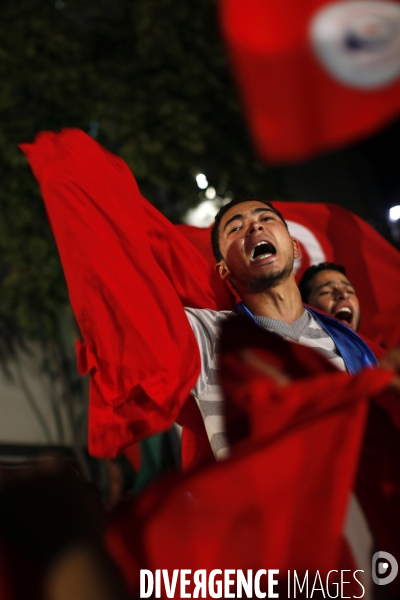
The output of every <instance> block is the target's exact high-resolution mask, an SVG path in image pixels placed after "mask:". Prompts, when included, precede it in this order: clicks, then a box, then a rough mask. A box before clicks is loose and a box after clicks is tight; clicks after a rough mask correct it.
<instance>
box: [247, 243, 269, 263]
mask: <svg viewBox="0 0 400 600" xmlns="http://www.w3.org/2000/svg"><path fill="white" fill-rule="evenodd" d="M262 245H264V246H267V247H268V246H269V243H268V242H258V244H256V245H255V246H254V248H253V252H252V254H251V260H254V252H255V250H256V248H257V246H262ZM261 256H271V252H265V254H260V255H259V256H257V258H260V257H261Z"/></svg>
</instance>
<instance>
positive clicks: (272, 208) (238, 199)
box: [211, 196, 288, 261]
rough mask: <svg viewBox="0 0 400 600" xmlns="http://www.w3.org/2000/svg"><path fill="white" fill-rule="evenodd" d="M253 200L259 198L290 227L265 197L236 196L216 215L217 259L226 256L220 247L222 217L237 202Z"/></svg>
mask: <svg viewBox="0 0 400 600" xmlns="http://www.w3.org/2000/svg"><path fill="white" fill-rule="evenodd" d="M252 200H257V201H258V202H262V203H263V204H266V205H267V206H268V207H269V208H270V209H271V210H272V212H274V213H275V214H276V215H277V216H278V217H279V218H280V220H281V221H282V223H284V225H285V226H286V229H288V226H287V223H286V221H285V219H284V218H283V216H282V215H281V213H280V212H279V210H278V209H276V208H275V207H274V206H273V205H272V204H271V202H270V201H269V200H264V199H263V198H258V197H257V196H241V197H238V198H234V199H233V200H231V201H230V202H228V204H224V206H222V207H221V208H220V209H219V211H218V212H217V214H216V215H215V222H214V225H213V228H212V229H211V245H212V249H213V252H214V256H215V258H216V260H217V261H219V260H221V259H222V258H224V257H223V256H222V254H221V249H220V247H219V224H220V222H221V219H222V217H223V216H224V214H225V213H226V212H227V211H228V210H229V209H230V208H232V206H236V204H242V203H243V202H251V201H252Z"/></svg>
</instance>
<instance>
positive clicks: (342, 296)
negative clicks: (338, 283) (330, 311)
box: [335, 287, 349, 300]
mask: <svg viewBox="0 0 400 600" xmlns="http://www.w3.org/2000/svg"><path fill="white" fill-rule="evenodd" d="M335 296H336V298H338V299H339V300H347V298H348V297H349V294H348V292H347V290H346V288H341V287H339V288H336V290H335Z"/></svg>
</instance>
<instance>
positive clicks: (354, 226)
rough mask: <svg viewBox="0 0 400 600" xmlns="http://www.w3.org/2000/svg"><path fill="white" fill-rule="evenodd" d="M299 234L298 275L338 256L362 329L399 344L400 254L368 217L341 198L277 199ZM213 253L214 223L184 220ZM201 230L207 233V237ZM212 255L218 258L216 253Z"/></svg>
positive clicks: (202, 247)
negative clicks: (321, 201) (338, 201)
mask: <svg viewBox="0 0 400 600" xmlns="http://www.w3.org/2000/svg"><path fill="white" fill-rule="evenodd" d="M274 206H276V208H277V209H278V210H280V211H281V212H282V214H283V216H284V218H285V219H286V220H287V222H288V226H289V231H290V233H291V235H292V236H293V237H294V238H296V239H297V240H299V242H300V245H301V251H302V255H301V258H300V259H298V260H297V261H295V265H294V268H295V273H296V279H297V281H299V279H300V277H301V275H302V274H303V272H304V271H305V270H306V269H307V268H308V267H309V266H310V265H312V264H318V263H319V262H324V261H328V262H336V263H339V264H342V265H343V266H344V267H345V268H346V272H347V275H348V277H349V279H350V281H351V282H352V284H353V285H354V287H355V289H356V292H357V296H358V298H359V300H360V306H361V326H360V332H361V333H362V334H364V335H365V336H367V337H368V338H369V339H372V340H375V341H376V342H377V343H379V344H383V345H384V346H385V347H386V348H393V347H395V346H397V345H398V344H400V323H398V322H397V320H394V319H393V315H396V314H399V313H400V298H399V294H398V292H397V290H399V289H400V254H399V252H398V250H396V249H395V248H393V246H391V244H389V242H387V241H386V240H385V239H384V238H383V237H382V236H381V235H380V234H379V233H377V232H376V231H375V230H374V229H373V228H372V227H371V226H370V225H368V223H366V222H365V221H363V220H362V219H360V218H359V217H357V216H356V215H354V214H353V213H351V212H349V211H347V210H346V209H344V208H341V207H340V206H336V205H335V204H317V203H315V204H314V203H307V202H274ZM179 229H180V231H181V232H182V233H184V235H186V237H187V238H188V239H191V240H192V243H193V244H194V245H195V246H196V248H197V249H198V250H199V251H200V252H202V253H203V256H207V254H206V252H207V250H208V248H209V244H210V242H209V237H210V231H209V229H203V230H202V229H198V230H197V231H196V233H194V230H195V229H196V228H194V227H188V226H179ZM201 232H203V233H202V238H201ZM211 261H212V262H213V263H214V262H215V260H214V259H213V258H212V257H211Z"/></svg>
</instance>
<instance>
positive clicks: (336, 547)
mask: <svg viewBox="0 0 400 600" xmlns="http://www.w3.org/2000/svg"><path fill="white" fill-rule="evenodd" d="M224 330H225V331H224V332H223V335H222V362H221V375H222V381H221V383H222V388H223V391H224V395H225V399H226V403H227V406H228V412H229V415H230V416H231V422H230V430H231V433H232V434H233V435H235V432H236V433H237V431H238V429H241V427H242V424H243V421H245V422H247V423H248V428H249V430H248V432H247V434H246V438H245V439H244V440H240V439H237V440H236V441H234V442H233V447H232V456H231V458H229V459H228V460H225V461H223V462H220V463H218V464H214V465H212V466H208V467H206V468H203V469H201V470H199V471H196V472H194V473H192V474H189V475H185V476H181V477H173V478H171V479H166V480H164V481H161V482H160V483H158V484H156V485H155V486H153V487H152V488H150V489H148V490H147V491H145V492H144V493H143V494H142V496H141V498H140V499H139V500H138V501H137V502H136V503H135V504H132V505H127V506H125V507H124V508H123V509H122V511H121V512H120V514H119V515H118V516H117V517H116V518H115V519H114V521H113V523H112V524H111V525H110V527H109V530H108V535H107V541H108V548H109V550H110V552H111V554H112V555H113V557H114V559H115V560H116V562H117V563H118V565H119V566H120V568H121V569H122V571H123V573H124V575H125V579H126V581H127V582H128V585H129V588H130V590H131V591H132V593H133V595H134V592H136V591H137V587H138V583H139V581H138V579H139V569H149V570H151V571H152V572H153V573H154V571H155V570H156V569H167V570H168V571H169V574H170V579H171V575H172V572H173V570H174V569H190V570H191V577H192V578H193V572H194V571H195V570H198V569H205V570H207V573H208V574H209V573H210V571H211V570H213V569H221V570H223V569H242V570H243V571H244V573H245V574H246V573H247V569H253V576H254V573H255V571H257V570H258V569H279V575H277V576H276V579H279V580H280V581H279V584H278V587H277V588H275V590H274V591H278V592H279V597H285V598H287V597H289V596H287V595H286V592H287V582H286V581H285V579H286V577H287V571H288V570H289V569H290V570H291V572H292V578H293V569H296V571H297V573H298V574H302V576H304V573H305V571H306V570H309V571H310V575H309V576H310V584H309V585H310V592H311V586H312V582H313V580H314V577H315V573H316V570H319V571H320V573H321V576H322V577H323V579H324V580H325V578H324V576H325V577H326V574H327V572H328V571H329V570H331V569H341V568H342V569H345V568H347V569H351V570H354V567H353V563H352V561H351V559H350V560H349V559H348V558H347V561H346V559H345V558H344V555H343V545H344V540H343V528H344V521H345V516H346V510H347V507H348V502H349V496H350V493H351V490H352V487H353V484H354V478H355V472H356V468H357V462H358V457H359V453H360V446H361V442H362V434H363V426H364V420H365V415H366V410H367V403H366V402H365V401H364V400H363V399H365V398H366V397H367V396H369V395H370V394H374V393H377V392H379V391H380V390H381V389H383V388H385V387H386V385H387V384H388V383H389V382H390V380H391V379H392V378H393V374H392V373H390V372H389V371H383V370H379V369H366V370H364V371H363V372H362V373H360V374H358V375H357V376H355V377H351V376H349V375H348V374H347V373H344V372H338V371H337V370H336V369H335V368H334V367H333V366H332V365H331V364H330V363H329V362H328V361H327V360H326V359H325V358H324V357H322V356H321V355H318V354H317V353H316V352H314V351H313V350H311V349H309V348H305V347H302V346H299V345H297V344H292V343H288V342H285V341H284V340H283V339H281V338H278V337H277V336H276V335H274V334H272V333H269V332H265V331H263V330H261V329H260V328H258V327H256V326H255V325H253V324H251V323H250V324H249V322H248V321H247V320H244V319H241V318H237V319H235V321H234V322H232V321H231V322H228V323H226V324H225V326H224ZM232 415H236V422H234V421H235V420H234V419H232ZM316 449H317V451H316ZM311 573H312V575H311ZM218 579H221V577H218ZM353 583H354V581H353ZM292 586H293V581H292V583H291V589H292V592H293V588H292ZM350 588H351V586H350V585H349V586H348V587H347V588H346V589H347V590H349V589H350ZM232 589H234V587H233V588H232ZM361 592H362V589H361V588H360V586H358V587H356V589H355V591H354V595H355V596H357V595H361ZM348 595H352V594H350V593H349V594H348ZM164 597H165V594H164ZM175 597H180V595H179V587H177V590H176V594H175ZM290 597H293V596H292V594H291V595H290ZM304 597H305V595H304ZM318 597H319V596H318Z"/></svg>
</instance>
